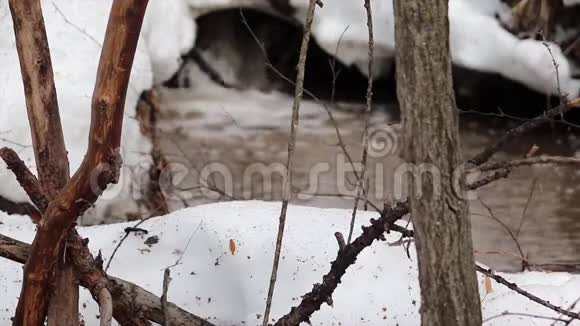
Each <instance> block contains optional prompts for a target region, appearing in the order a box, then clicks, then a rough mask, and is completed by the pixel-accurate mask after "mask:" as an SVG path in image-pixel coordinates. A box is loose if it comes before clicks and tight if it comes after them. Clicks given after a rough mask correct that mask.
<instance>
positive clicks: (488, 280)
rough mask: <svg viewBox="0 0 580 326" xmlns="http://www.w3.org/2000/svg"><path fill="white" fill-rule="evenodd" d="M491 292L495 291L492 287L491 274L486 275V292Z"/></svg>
mask: <svg viewBox="0 0 580 326" xmlns="http://www.w3.org/2000/svg"><path fill="white" fill-rule="evenodd" d="M491 292H493V289H492V288H491V278H490V277H489V276H487V275H486V276H485V294H490V293H491Z"/></svg>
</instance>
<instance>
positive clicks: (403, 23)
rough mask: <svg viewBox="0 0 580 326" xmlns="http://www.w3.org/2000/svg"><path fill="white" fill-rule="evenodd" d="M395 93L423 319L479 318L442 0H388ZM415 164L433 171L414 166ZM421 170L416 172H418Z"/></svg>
mask: <svg viewBox="0 0 580 326" xmlns="http://www.w3.org/2000/svg"><path fill="white" fill-rule="evenodd" d="M394 6H395V40H396V45H397V56H396V64H397V96H398V99H399V103H400V105H401V112H402V120H403V143H404V153H403V154H404V158H405V160H406V162H407V163H409V164H410V166H412V167H414V169H413V170H412V173H411V174H410V175H409V200H410V208H411V215H412V219H413V224H414V228H415V232H416V233H415V237H416V248H417V256H418V264H419V283H420V286H421V323H422V325H423V326H427V325H438V326H453V325H457V326H469V325H481V307H480V302H479V295H478V287H477V279H476V275H475V270H474V268H473V266H474V258H473V245H472V240H471V223H470V220H469V214H468V206H467V202H466V201H465V199H464V197H463V194H464V190H463V188H464V180H463V170H462V169H460V168H459V167H461V165H462V160H461V144H460V139H459V129H458V114H457V110H456V105H455V98H454V95H453V87H452V85H453V83H452V77H451V56H450V50H449V21H448V14H447V13H448V0H394ZM421 168H424V169H425V170H430V169H436V171H437V172H433V170H430V171H431V172H426V173H422V174H419V173H420V172H421ZM418 172H419V173H418Z"/></svg>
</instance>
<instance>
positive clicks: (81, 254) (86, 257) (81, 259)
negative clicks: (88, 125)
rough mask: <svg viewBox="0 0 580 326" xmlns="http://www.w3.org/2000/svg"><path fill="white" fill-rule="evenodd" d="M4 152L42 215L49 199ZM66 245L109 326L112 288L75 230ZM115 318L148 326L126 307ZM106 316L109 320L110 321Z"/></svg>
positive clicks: (11, 154) (16, 160) (21, 165)
mask: <svg viewBox="0 0 580 326" xmlns="http://www.w3.org/2000/svg"><path fill="white" fill-rule="evenodd" d="M3 150H4V153H8V154H9V155H8V156H7V157H8V158H9V162H10V163H8V162H7V163H8V164H9V167H10V166H12V168H11V170H12V171H14V172H15V173H18V174H21V175H22V176H26V179H25V180H26V183H25V184H23V183H21V185H22V186H23V187H24V188H25V190H26V192H27V193H28V194H29V196H31V193H32V194H33V195H34V196H35V199H36V201H37V202H38V203H39V204H37V206H38V207H39V209H40V211H41V212H42V213H44V212H45V210H46V206H44V204H45V203H46V205H48V198H47V197H46V195H45V194H44V193H43V192H42V189H40V183H39V181H38V180H37V179H36V177H34V175H33V174H32V172H30V170H29V169H28V168H27V167H26V165H24V162H23V161H22V160H20V158H19V157H18V155H17V154H16V153H14V152H13V151H11V150H5V149H3ZM3 150H0V156H2V152H3ZM2 158H4V159H6V157H5V156H2ZM19 180H20V179H19ZM37 213H38V215H39V216H40V212H38V211H37ZM67 241H68V243H69V246H68V253H69V257H68V258H69V259H68V260H69V261H72V262H73V265H75V268H76V272H77V273H78V274H79V278H80V279H81V282H82V283H83V284H85V285H86V287H87V288H88V289H89V291H90V292H91V294H92V295H93V297H94V298H95V300H97V302H98V303H99V306H100V310H101V323H103V322H106V321H108V323H105V324H102V325H103V326H105V325H110V319H111V318H112V316H113V311H114V309H113V305H112V302H111V301H112V299H111V300H109V298H111V293H110V291H109V289H108V288H110V287H112V285H111V284H110V282H109V281H108V279H107V278H106V275H105V273H103V271H102V267H99V266H97V265H98V264H97V263H96V262H95V259H94V258H93V256H92V255H91V253H90V251H89V250H88V248H87V247H86V241H83V240H82V239H81V237H80V235H79V234H78V233H77V232H76V230H74V229H71V231H69V236H68V239H67ZM20 244H22V243H20ZM0 250H1V249H0ZM0 256H2V252H0ZM71 276H72V277H73V279H74V278H76V277H75V276H74V274H72V275H71ZM115 315H116V318H115V319H116V320H117V321H118V322H119V323H120V324H121V325H148V324H149V322H148V321H147V320H146V319H143V320H140V319H139V317H132V316H133V314H132V311H131V310H128V309H127V308H126V305H118V306H117V309H116V313H115ZM109 316H110V317H111V318H109Z"/></svg>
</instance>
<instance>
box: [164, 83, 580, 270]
mask: <svg viewBox="0 0 580 326" xmlns="http://www.w3.org/2000/svg"><path fill="white" fill-rule="evenodd" d="M203 85H205V86H203V87H197V88H196V87H193V88H191V89H163V90H161V103H162V108H161V113H160V119H159V120H158V128H159V130H160V135H161V137H160V139H161V146H162V149H163V153H164V155H165V157H166V158H167V160H168V162H169V163H170V164H169V167H170V170H171V172H172V174H171V176H172V178H173V179H172V184H173V186H172V187H165V189H166V190H167V191H166V195H167V197H168V199H169V201H170V204H171V207H172V209H177V208H180V207H183V206H193V205H199V204H202V203H209V202H215V201H219V200H242V199H243V200H248V199H257V200H280V197H281V188H282V186H281V185H282V180H283V179H282V176H283V171H282V167H283V164H284V163H285V161H286V156H287V147H288V134H289V126H290V117H291V107H292V98H290V97H288V96H287V95H284V94H279V93H275V92H274V93H270V94H264V93H260V92H257V91H236V90H229V89H223V88H220V87H213V86H207V85H208V84H206V83H203ZM338 106H339V109H336V108H333V109H330V110H331V112H332V115H333V118H334V120H335V121H334V122H332V121H331V119H330V118H329V115H328V113H327V111H326V110H325V108H324V105H322V104H317V103H315V102H312V101H305V102H304V103H303V105H302V108H301V119H300V125H299V129H298V139H297V143H296V152H295V158H294V165H293V167H292V170H293V173H294V175H293V183H292V189H293V192H294V193H295V194H296V195H295V196H294V199H293V201H292V203H294V204H300V205H309V206H316V207H340V208H350V209H352V207H353V202H354V199H353V197H354V195H355V184H356V181H355V180H356V179H355V177H354V175H353V173H352V165H351V164H350V163H349V160H348V156H350V157H351V158H352V160H353V161H354V162H359V161H360V157H361V152H362V132H363V130H364V115H363V114H361V113H360V112H361V110H362V109H363V106H364V104H362V103H350V104H345V103H342V104H340V103H339V104H338ZM389 112H395V110H393V109H392V108H388V107H382V108H376V109H375V110H374V112H373V114H372V116H371V135H372V136H371V143H370V153H369V163H368V170H367V171H368V173H367V176H368V183H369V188H368V198H369V200H370V201H371V202H372V203H373V204H374V205H376V206H378V207H382V205H383V202H384V200H391V201H392V200H396V199H397V198H399V197H400V196H402V194H404V189H401V184H402V182H401V180H402V179H401V178H402V174H401V164H402V163H403V162H402V160H401V159H400V158H399V156H398V153H399V151H400V148H399V147H400V141H399V136H398V130H399V129H398V128H400V127H399V126H398V125H396V124H394V123H395V122H396V119H397V116H396V114H390V113H389ZM482 120H484V118H482V117H481V116H477V115H474V116H472V117H470V116H463V117H462V120H461V121H462V125H461V134H462V142H463V148H464V154H465V157H466V158H468V157H471V156H472V155H474V154H475V153H477V152H478V151H479V150H481V149H482V148H483V147H484V146H486V145H488V144H490V143H491V142H493V141H494V140H495V139H497V138H498V137H499V136H500V135H501V134H502V132H503V131H504V130H505V128H506V126H505V124H504V125H497V126H494V125H492V124H491V123H482V122H481V121H482ZM389 125H391V126H389ZM557 128H559V129H563V128H562V127H557ZM337 129H338V130H339V131H340V134H341V138H342V141H339V140H338V137H337ZM561 139H564V140H561ZM570 139H572V141H570ZM571 142H574V138H573V137H572V136H569V135H567V136H566V137H560V136H558V135H556V134H555V133H553V132H550V131H542V132H536V133H534V134H532V135H527V136H526V137H523V138H521V139H518V140H517V141H515V142H514V143H513V144H510V145H509V146H508V147H507V148H505V149H504V151H502V152H500V153H498V155H497V157H496V159H509V158H521V157H522V156H523V155H525V153H526V152H528V151H529V149H530V148H531V146H532V145H533V144H537V145H538V146H540V152H541V153H543V154H559V155H573V154H574V152H575V151H574V148H573V145H571ZM341 144H343V146H344V149H343V148H342V147H341ZM345 151H346V152H347V153H348V155H345ZM577 171H578V170H577V169H574V168H573V167H561V166H551V165H547V166H535V167H525V168H519V169H515V170H513V171H512V173H511V175H510V177H509V178H508V179H503V180H499V181H497V182H495V183H493V184H492V185H489V186H486V187H484V188H482V189H480V190H478V191H477V192H475V193H470V210H471V220H472V225H473V239H474V245H475V250H476V258H477V260H479V261H481V262H483V263H485V264H488V265H490V266H492V267H494V268H497V269H500V270H504V271H517V270H521V268H522V255H523V256H524V259H525V260H526V261H527V263H528V264H530V265H532V267H531V268H533V269H546V270H567V271H577V270H579V269H580V251H579V249H580V237H579V236H577V234H578V231H580V219H579V217H580V215H579V209H580V201H578V200H576V198H578V192H577V189H576V188H577V187H576V185H577V183H578V180H580V177H579V173H578V172H577ZM360 207H361V209H365V207H363V206H362V205H361V206H360ZM367 209H369V210H372V209H373V208H372V205H368V207H367ZM345 214H349V215H350V214H351V213H350V211H345ZM272 218H277V217H275V216H273V217H272ZM337 231H342V232H343V233H345V234H346V233H347V231H348V226H347V225H345V226H344V229H343V230H337ZM510 233H511V235H510ZM320 236H321V237H323V236H324V237H325V236H332V235H330V234H328V235H326V234H321V235H320ZM513 238H516V240H517V241H515V240H514V239H513ZM516 242H517V243H518V245H519V247H520V248H521V252H520V250H518V245H516Z"/></svg>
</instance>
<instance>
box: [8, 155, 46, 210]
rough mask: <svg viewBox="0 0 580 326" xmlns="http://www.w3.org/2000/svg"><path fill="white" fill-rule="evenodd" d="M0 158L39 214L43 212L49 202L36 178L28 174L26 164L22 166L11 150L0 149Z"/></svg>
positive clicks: (21, 162)
mask: <svg viewBox="0 0 580 326" xmlns="http://www.w3.org/2000/svg"><path fill="white" fill-rule="evenodd" d="M0 157H1V158H2V160H4V162H5V163H6V166H8V169H9V170H10V171H12V173H14V175H15V176H16V180H18V183H20V185H21V186H22V188H24V191H25V192H26V194H27V195H28V197H30V200H32V202H33V203H34V205H36V207H38V209H39V210H40V211H41V212H44V211H45V210H46V208H47V207H48V202H49V201H48V198H47V197H46V195H45V193H44V191H43V189H42V186H41V185H40V182H39V181H38V179H36V176H35V175H34V174H32V172H30V170H29V169H28V167H26V164H24V162H23V161H22V160H21V159H20V157H18V154H16V152H15V151H13V150H12V149H10V148H1V149H0Z"/></svg>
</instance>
